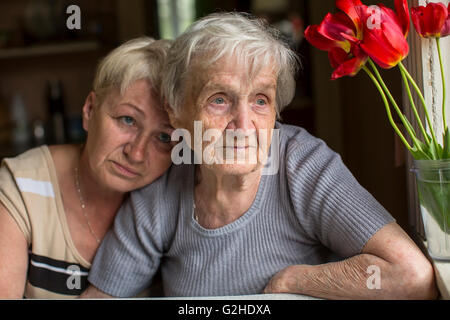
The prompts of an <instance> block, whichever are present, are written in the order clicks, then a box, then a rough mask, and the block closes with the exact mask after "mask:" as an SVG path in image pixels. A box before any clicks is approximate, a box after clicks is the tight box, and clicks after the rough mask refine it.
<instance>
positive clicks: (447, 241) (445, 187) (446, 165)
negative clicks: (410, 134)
mask: <svg viewBox="0 0 450 320" xmlns="http://www.w3.org/2000/svg"><path fill="white" fill-rule="evenodd" d="M412 171H413V172H414V173H415V174H416V182H417V192H418V196H419V202H420V210H421V214H422V220H423V224H424V229H425V236H426V239H427V247H428V252H429V254H430V256H431V257H432V258H433V259H437V260H446V261H450V159H444V160H414V168H413V169H412Z"/></svg>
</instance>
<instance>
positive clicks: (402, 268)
mask: <svg viewBox="0 0 450 320" xmlns="http://www.w3.org/2000/svg"><path fill="white" fill-rule="evenodd" d="M371 266H372V267H371ZM373 266H374V267H373ZM369 267H371V269H369ZM368 271H369V272H368ZM374 271H375V272H374ZM377 271H379V276H380V277H379V279H380V282H379V283H378V284H377V283H376V281H375V282H372V281H371V280H372V279H374V278H373V277H376V276H377V275H376V273H377ZM371 277H372V278H371ZM378 285H379V286H378ZM264 292H265V293H276V292H288V293H298V294H305V295H310V296H316V297H321V298H326V299H435V298H436V297H437V289H436V285H435V280H434V272H433V267H432V265H431V264H430V262H429V261H428V260H427V259H426V257H425V256H424V255H423V254H422V252H421V251H420V249H419V248H418V247H417V246H416V245H415V243H414V242H413V241H412V240H411V239H410V238H409V237H408V235H407V234H406V233H405V232H404V231H403V230H402V229H401V228H400V226H398V225H397V224H396V223H395V222H394V223H391V224H388V225H386V226H385V227H383V228H382V229H380V230H379V231H378V232H377V233H376V234H375V235H374V236H373V237H372V238H371V239H370V240H369V241H368V242H367V244H366V245H365V247H364V249H363V250H362V253H361V254H359V255H357V256H354V257H351V258H349V259H346V260H343V261H339V262H332V263H327V264H322V265H317V266H311V265H296V266H290V267H287V268H286V269H284V270H282V271H280V272H279V273H277V274H276V275H275V276H274V277H273V278H272V279H271V280H270V282H269V284H268V285H267V287H266V288H265V290H264Z"/></svg>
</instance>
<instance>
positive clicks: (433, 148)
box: [429, 141, 439, 160]
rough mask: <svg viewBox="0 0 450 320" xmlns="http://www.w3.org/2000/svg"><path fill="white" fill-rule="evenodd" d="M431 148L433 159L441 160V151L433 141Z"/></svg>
mask: <svg viewBox="0 0 450 320" xmlns="http://www.w3.org/2000/svg"><path fill="white" fill-rule="evenodd" d="M429 147H430V155H431V156H432V159H433V160H437V159H439V150H438V149H436V146H435V145H434V142H433V141H431V142H430V146H429ZM438 147H439V145H438Z"/></svg>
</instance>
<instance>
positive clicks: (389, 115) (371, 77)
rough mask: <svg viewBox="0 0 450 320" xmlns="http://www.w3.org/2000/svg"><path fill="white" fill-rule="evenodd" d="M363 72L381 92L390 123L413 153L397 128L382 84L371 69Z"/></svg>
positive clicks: (365, 68)
mask: <svg viewBox="0 0 450 320" xmlns="http://www.w3.org/2000/svg"><path fill="white" fill-rule="evenodd" d="M362 68H363V70H364V71H365V72H366V73H367V75H368V76H369V78H370V79H371V80H372V81H373V83H374V84H375V86H376V87H377V89H378V91H379V92H380V95H381V98H382V99H383V102H384V106H385V107H386V112H387V115H388V118H389V122H390V123H391V126H392V127H393V128H394V130H395V132H396V133H397V134H398V136H399V137H400V139H401V140H402V142H403V144H404V145H405V146H406V148H407V149H408V150H409V151H410V152H412V151H413V150H412V147H411V146H410V145H409V143H408V141H406V139H405V137H404V136H403V134H402V132H401V131H400V129H399V128H398V127H397V125H396V124H395V122H394V119H393V118H392V114H391V110H390V108H389V102H388V100H387V98H386V94H385V93H384V91H383V88H382V87H381V85H380V83H379V82H378V80H377V78H376V77H375V76H374V75H373V73H372V72H371V71H370V70H369V68H367V67H366V66H363V67H362Z"/></svg>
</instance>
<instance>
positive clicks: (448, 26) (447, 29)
mask: <svg viewBox="0 0 450 320" xmlns="http://www.w3.org/2000/svg"><path fill="white" fill-rule="evenodd" d="M449 34H450V3H449V4H448V8H447V19H446V20H445V23H444V27H443V28H442V31H441V37H446V36H448V35H449Z"/></svg>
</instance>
